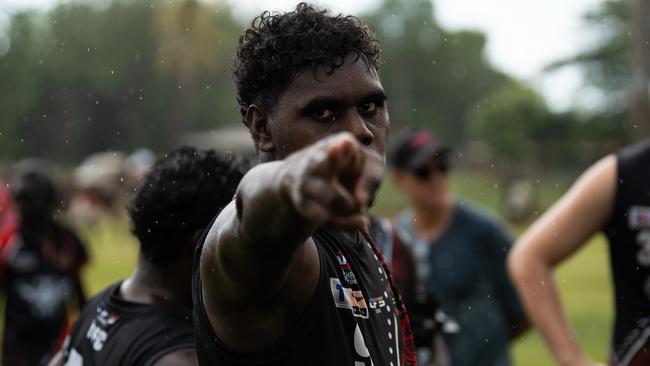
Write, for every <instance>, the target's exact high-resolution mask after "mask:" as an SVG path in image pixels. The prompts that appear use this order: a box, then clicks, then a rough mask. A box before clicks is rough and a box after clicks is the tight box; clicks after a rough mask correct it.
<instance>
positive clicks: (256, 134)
mask: <svg viewBox="0 0 650 366" xmlns="http://www.w3.org/2000/svg"><path fill="white" fill-rule="evenodd" d="M246 127H248V129H249V130H250V132H251V135H252V136H253V140H254V141H255V144H256V145H257V146H256V147H257V149H258V150H259V151H261V152H266V153H273V152H274V151H275V144H274V143H273V136H271V131H270V128H269V114H268V113H267V112H266V111H265V110H264V109H263V108H261V107H259V106H258V105H255V104H251V105H250V106H248V109H247V110H246Z"/></svg>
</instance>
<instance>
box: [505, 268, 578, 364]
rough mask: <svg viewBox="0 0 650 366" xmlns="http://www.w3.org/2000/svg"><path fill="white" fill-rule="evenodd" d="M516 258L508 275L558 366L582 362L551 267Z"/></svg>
mask: <svg viewBox="0 0 650 366" xmlns="http://www.w3.org/2000/svg"><path fill="white" fill-rule="evenodd" d="M517 259H518V263H516V264H513V263H511V266H510V269H511V274H512V276H513V279H514V283H515V286H516V287H517V289H518V291H519V294H520V296H521V299H522V301H523V303H524V306H525V307H526V309H527V311H528V314H529V316H530V319H531V320H532V322H533V323H534V324H535V326H536V327H537V329H538V330H539V332H540V333H541V334H542V336H543V338H544V340H545V342H546V344H547V345H548V347H549V348H550V350H551V352H552V353H553V356H554V357H555V359H556V360H557V362H558V364H559V365H577V364H581V362H582V361H583V360H584V359H585V357H584V355H583V353H582V351H581V350H580V346H579V344H578V342H577V340H576V337H575V332H574V330H573V328H572V327H571V325H570V324H569V321H568V319H567V317H566V314H565V312H564V309H563V308H562V304H561V301H560V296H559V293H558V290H557V287H556V284H555V280H554V279H553V275H552V268H551V267H550V266H549V265H547V264H544V263H543V262H541V261H538V260H535V259H533V258H530V259H529V258H517Z"/></svg>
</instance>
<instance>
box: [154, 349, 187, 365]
mask: <svg viewBox="0 0 650 366" xmlns="http://www.w3.org/2000/svg"><path fill="white" fill-rule="evenodd" d="M175 365H190V366H191V365H198V361H197V360H196V351H195V350H194V349H193V348H185V349H180V350H178V351H174V352H171V353H168V354H166V355H164V356H162V357H161V358H159V359H158V360H157V361H156V362H154V363H153V366H175Z"/></svg>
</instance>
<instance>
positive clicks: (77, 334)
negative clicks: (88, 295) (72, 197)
mask: <svg viewBox="0 0 650 366" xmlns="http://www.w3.org/2000/svg"><path fill="white" fill-rule="evenodd" d="M242 174H243V173H242V172H241V170H240V169H239V168H238V164H236V163H235V162H234V161H232V160H228V159H225V158H222V157H219V156H218V155H217V154H216V153H215V152H214V151H213V150H208V151H203V150H197V149H194V148H190V147H182V148H179V149H177V150H174V151H172V152H171V153H169V154H168V155H166V157H165V158H163V159H161V160H159V161H158V162H157V163H156V164H155V165H154V166H153V168H152V170H151V171H150V172H149V173H148V174H147V175H146V176H145V177H144V179H143V181H142V182H141V184H140V187H139V188H138V190H137V192H136V193H135V196H134V197H133V200H132V202H131V204H130V206H129V210H128V211H129V216H130V217H131V221H132V224H133V233H134V235H135V236H136V237H137V238H138V240H139V242H140V257H139V259H138V263H137V265H136V268H135V271H134V272H133V274H132V275H131V276H130V277H129V278H127V279H126V280H124V281H120V282H117V283H115V284H113V285H111V286H109V287H108V288H107V289H105V290H104V291H102V292H101V293H100V294H99V295H97V296H96V297H95V298H94V299H92V300H91V301H90V303H89V304H88V306H86V307H85V309H84V310H83V312H82V313H81V314H80V316H79V318H78V319H77V321H76V323H75V325H74V326H73V329H72V331H71V333H70V335H69V337H68V339H67V340H66V344H65V345H64V347H63V349H62V351H61V352H60V353H59V355H58V357H57V358H56V359H54V360H53V361H52V363H51V364H52V365H61V364H65V365H82V364H83V365H157V366H162V365H194V364H196V362H197V361H196V354H195V351H194V336H193V330H192V319H191V315H192V295H191V281H190V279H191V275H192V255H193V253H194V249H195V243H196V240H197V239H198V237H199V236H200V235H201V232H202V231H203V230H204V229H205V228H206V227H207V226H208V225H209V224H210V221H211V220H212V218H213V217H214V216H215V215H216V213H218V212H219V210H220V209H221V208H223V207H224V206H225V205H226V204H228V202H229V201H230V200H232V198H233V195H234V193H235V189H236V187H237V184H238V183H239V180H240V179H241V177H242Z"/></svg>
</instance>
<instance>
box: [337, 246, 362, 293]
mask: <svg viewBox="0 0 650 366" xmlns="http://www.w3.org/2000/svg"><path fill="white" fill-rule="evenodd" d="M336 259H337V260H338V262H339V265H340V266H341V271H343V277H345V280H346V281H347V282H348V283H349V284H350V285H356V284H357V278H356V277H355V276H354V272H352V267H350V263H348V260H347V259H346V258H345V256H344V255H343V253H341V252H336Z"/></svg>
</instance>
